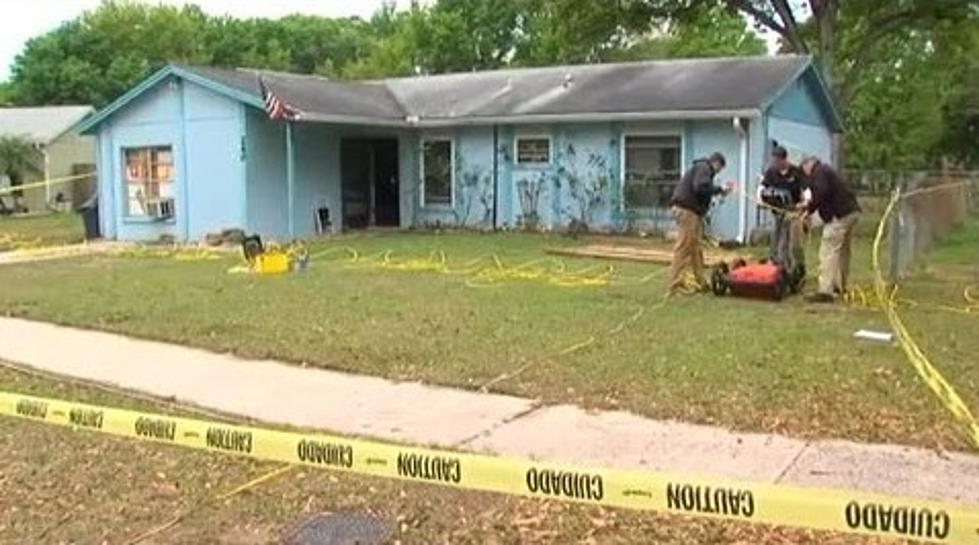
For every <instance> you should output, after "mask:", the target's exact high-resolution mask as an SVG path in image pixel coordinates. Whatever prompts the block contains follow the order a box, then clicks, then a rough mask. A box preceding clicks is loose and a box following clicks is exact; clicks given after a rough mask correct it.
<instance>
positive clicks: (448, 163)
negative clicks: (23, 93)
mask: <svg viewBox="0 0 979 545" xmlns="http://www.w3.org/2000/svg"><path fill="white" fill-rule="evenodd" d="M452 165H453V159H452V141H451V140H426V141H425V142H424V143H423V144H422V185H423V186H424V187H423V191H422V205H424V206H428V205H436V206H452V183H453V177H454V174H453V170H454V169H453V168H452Z"/></svg>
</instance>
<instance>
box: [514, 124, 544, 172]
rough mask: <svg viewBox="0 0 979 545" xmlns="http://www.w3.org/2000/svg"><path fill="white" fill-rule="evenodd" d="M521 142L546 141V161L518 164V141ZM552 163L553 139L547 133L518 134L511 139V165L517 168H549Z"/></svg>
mask: <svg viewBox="0 0 979 545" xmlns="http://www.w3.org/2000/svg"><path fill="white" fill-rule="evenodd" d="M521 140H547V161H541V162H537V161H534V162H526V163H522V162H520V141H521ZM553 162H554V138H552V137H551V135H550V134H547V133H532V132H527V133H519V134H517V135H516V136H514V137H513V164H514V165H516V166H517V167H518V168H532V167H544V166H550V165H551V164H552V163H553Z"/></svg>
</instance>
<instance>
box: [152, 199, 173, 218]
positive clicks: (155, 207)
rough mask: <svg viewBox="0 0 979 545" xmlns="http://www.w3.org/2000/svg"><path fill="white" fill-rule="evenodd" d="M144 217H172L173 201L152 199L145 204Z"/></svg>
mask: <svg viewBox="0 0 979 545" xmlns="http://www.w3.org/2000/svg"><path fill="white" fill-rule="evenodd" d="M146 215H147V216H150V217H151V218H159V219H167V218H172V217H173V199H153V200H150V201H147V202H146Z"/></svg>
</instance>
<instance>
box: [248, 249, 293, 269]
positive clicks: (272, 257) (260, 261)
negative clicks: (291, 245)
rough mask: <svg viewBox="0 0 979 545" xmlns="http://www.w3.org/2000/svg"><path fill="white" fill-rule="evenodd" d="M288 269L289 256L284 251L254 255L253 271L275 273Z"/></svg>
mask: <svg viewBox="0 0 979 545" xmlns="http://www.w3.org/2000/svg"><path fill="white" fill-rule="evenodd" d="M288 271H289V256H288V255H286V254H285V252H265V253H263V254H259V255H257V256H255V272H257V273H260V274H275V273H284V272H288Z"/></svg>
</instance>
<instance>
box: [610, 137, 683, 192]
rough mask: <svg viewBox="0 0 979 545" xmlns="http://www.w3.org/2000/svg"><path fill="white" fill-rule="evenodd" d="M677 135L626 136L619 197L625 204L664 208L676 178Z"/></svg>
mask: <svg viewBox="0 0 979 545" xmlns="http://www.w3.org/2000/svg"><path fill="white" fill-rule="evenodd" d="M681 148H682V143H681V140H680V137H679V136H644V135H634V136H626V137H625V142H624V161H625V165H623V172H624V174H625V178H624V180H623V181H624V184H623V197H624V200H625V205H626V207H627V208H666V207H668V206H669V205H670V199H671V198H672V197H673V189H674V188H675V187H676V185H677V183H679V181H680V157H681Z"/></svg>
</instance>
